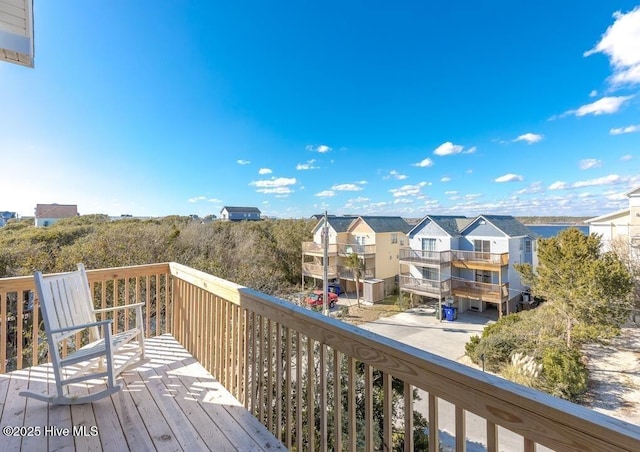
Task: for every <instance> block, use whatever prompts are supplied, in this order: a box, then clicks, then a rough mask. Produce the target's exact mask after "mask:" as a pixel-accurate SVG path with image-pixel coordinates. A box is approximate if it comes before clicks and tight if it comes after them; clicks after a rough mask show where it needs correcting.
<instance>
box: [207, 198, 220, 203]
mask: <svg viewBox="0 0 640 452" xmlns="http://www.w3.org/2000/svg"><path fill="white" fill-rule="evenodd" d="M207 202H213V203H221V202H222V200H221V199H217V198H209V199H207Z"/></svg>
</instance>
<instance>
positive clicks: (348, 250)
mask: <svg viewBox="0 0 640 452" xmlns="http://www.w3.org/2000/svg"><path fill="white" fill-rule="evenodd" d="M353 253H355V254H360V255H364V256H366V255H371V254H376V246H375V245H359V244H357V243H339V244H338V254H340V255H341V256H348V255H349V254H353Z"/></svg>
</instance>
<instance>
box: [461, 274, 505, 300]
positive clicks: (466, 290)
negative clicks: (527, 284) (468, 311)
mask: <svg viewBox="0 0 640 452" xmlns="http://www.w3.org/2000/svg"><path fill="white" fill-rule="evenodd" d="M451 290H452V292H453V294H454V295H456V296H459V297H464V298H471V299H475V300H484V301H491V302H494V303H502V302H504V301H508V300H509V283H503V284H490V283H482V282H476V281H467V280H462V279H453V280H452V281H451Z"/></svg>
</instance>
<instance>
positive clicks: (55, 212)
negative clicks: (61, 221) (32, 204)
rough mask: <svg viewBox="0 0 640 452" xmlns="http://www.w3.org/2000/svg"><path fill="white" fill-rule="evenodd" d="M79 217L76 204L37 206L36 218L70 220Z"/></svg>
mask: <svg viewBox="0 0 640 452" xmlns="http://www.w3.org/2000/svg"><path fill="white" fill-rule="evenodd" d="M77 215H78V206H77V205H75V204H36V218H70V217H75V216H77Z"/></svg>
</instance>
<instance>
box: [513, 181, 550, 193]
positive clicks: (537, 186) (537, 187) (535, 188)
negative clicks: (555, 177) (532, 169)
mask: <svg viewBox="0 0 640 452" xmlns="http://www.w3.org/2000/svg"><path fill="white" fill-rule="evenodd" d="M543 191H544V188H543V187H542V182H534V183H532V184H530V185H529V186H528V187H525V188H522V189H520V190H518V191H517V192H516V194H518V195H529V194H534V193H541V192H543Z"/></svg>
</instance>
